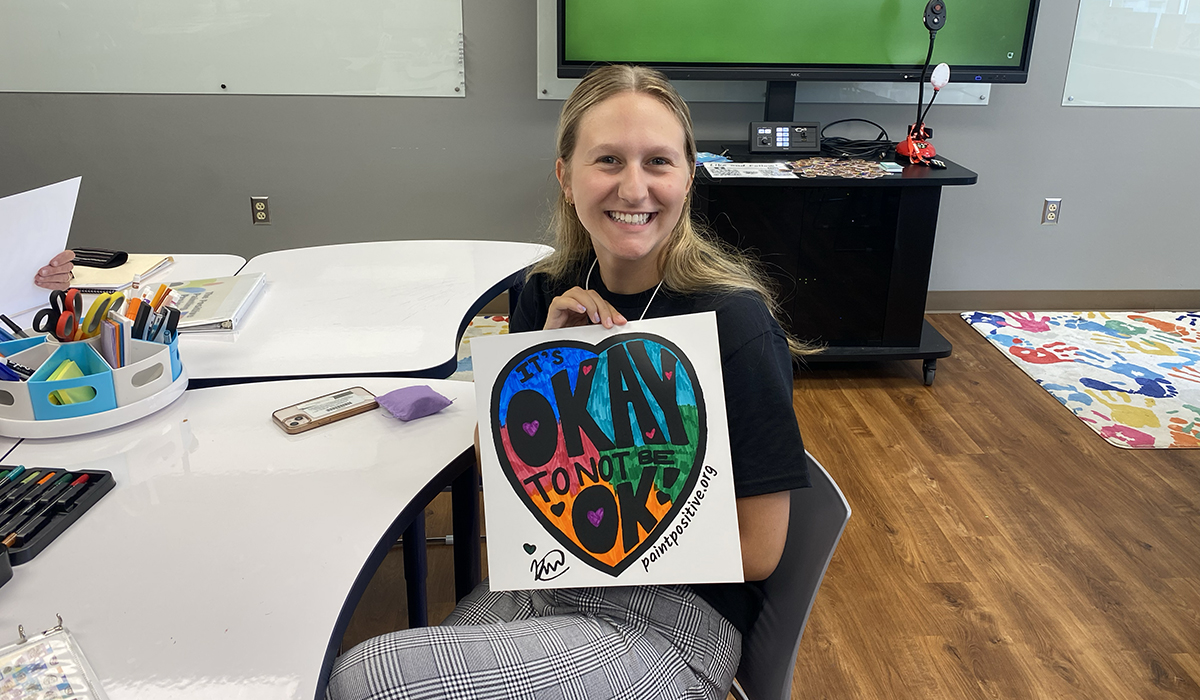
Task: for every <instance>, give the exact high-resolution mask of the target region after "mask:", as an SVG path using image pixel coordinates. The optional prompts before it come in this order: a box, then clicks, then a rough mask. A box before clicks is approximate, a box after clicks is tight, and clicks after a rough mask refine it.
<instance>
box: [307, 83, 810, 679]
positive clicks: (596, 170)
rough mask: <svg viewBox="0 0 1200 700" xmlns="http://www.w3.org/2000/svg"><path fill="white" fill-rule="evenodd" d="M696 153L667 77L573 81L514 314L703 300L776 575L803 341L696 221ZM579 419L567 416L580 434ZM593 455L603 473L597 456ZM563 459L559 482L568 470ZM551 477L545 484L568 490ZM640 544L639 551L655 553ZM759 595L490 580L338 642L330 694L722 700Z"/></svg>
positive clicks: (595, 516)
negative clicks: (346, 647) (417, 624)
mask: <svg viewBox="0 0 1200 700" xmlns="http://www.w3.org/2000/svg"><path fill="white" fill-rule="evenodd" d="M695 153H696V146H695V140H694V137H693V135H692V122H691V116H690V114H689V112H688V108H687V105H686V104H685V103H684V102H683V100H682V99H681V98H680V97H679V95H678V93H676V92H675V89H674V88H673V87H671V85H670V83H668V82H667V81H666V79H665V78H663V76H662V75H661V74H659V73H657V72H655V71H652V70H647V69H645V68H639V67H636V66H606V67H604V68H600V69H598V70H596V71H594V72H593V73H591V74H589V75H588V76H587V77H586V78H584V79H583V80H582V81H580V83H579V86H578V87H577V88H576V89H575V91H574V92H573V93H572V94H571V97H570V98H569V99H568V100H567V101H566V103H565V104H564V105H563V111H562V116H561V117H560V119H559V129H558V151H557V155H558V158H557V161H556V163H555V173H556V175H557V176H558V181H559V183H560V184H561V186H562V188H561V193H560V195H559V197H558V201H557V202H556V204H555V210H554V220H553V224H552V227H553V232H554V236H555V248H556V250H555V252H554V253H553V254H552V255H551V256H549V257H548V258H546V259H544V260H543V261H542V262H540V263H539V264H538V265H537V266H536V267H535V268H534V269H533V270H532V271H531V273H530V275H529V277H528V279H527V280H526V284H525V287H524V289H523V290H522V292H521V294H520V296H519V298H518V299H517V302H516V306H515V307H514V310H513V313H512V316H511V321H510V325H509V329H510V331H511V332H513V333H520V332H525V331H536V330H541V329H550V328H562V327H567V326H579V325H586V324H602V325H604V326H605V327H606V328H612V327H614V326H620V325H623V324H625V323H626V319H637V318H657V317H663V316H674V315H681V314H691V313H701V312H706V311H712V312H715V314H716V319H717V335H718V342H719V345H720V347H719V350H720V356H721V372H722V381H723V383H724V394H725V401H726V414H727V417H728V423H729V442H730V445H729V447H730V454H731V456H732V467H733V480H734V490H735V493H736V496H737V517H738V530H739V539H740V543H741V551H742V562H741V564H742V571H743V572H744V575H745V579H746V581H749V582H754V581H759V580H762V579H764V578H766V577H767V576H769V575H770V574H771V572H772V571H773V570H774V568H775V565H776V564H777V563H778V561H779V557H780V554H781V552H782V551H783V545H784V540H785V538H786V533H787V524H788V515H789V513H788V508H789V502H790V497H789V494H788V491H789V490H790V489H794V488H803V487H805V486H808V474H807V471H806V469H805V459H804V446H803V444H802V443H801V440H800V432H799V430H798V429H797V427H796V418H795V414H794V413H793V410H792V364H791V360H792V353H793V347H795V348H796V349H799V346H793V345H792V343H791V341H790V339H789V338H788V336H787V335H786V334H785V333H784V332H783V331H782V330H781V329H780V327H779V324H778V323H776V321H775V319H774V317H773V315H772V313H771V309H772V308H773V303H774V302H773V300H772V298H771V296H770V294H769V293H768V291H767V288H766V286H765V285H764V284H763V282H762V279H763V278H762V276H761V275H760V273H759V272H758V271H757V270H756V269H755V268H754V267H753V266H751V265H750V264H748V263H747V262H746V261H745V260H744V259H743V258H741V257H740V256H739V255H737V254H736V253H735V252H733V251H730V250H727V249H725V248H723V247H721V246H720V244H718V243H715V242H714V240H713V239H710V238H709V237H707V236H704V235H702V234H701V233H700V232H699V231H698V230H697V227H696V226H695V225H694V224H693V222H692V219H691V216H690V211H691V184H692V177H693V174H694V171H695ZM621 357H624V356H623V355H621ZM647 362H648V360H647ZM635 364H636V360H635ZM629 371H630V372H633V371H634V369H633V368H632V367H630V370H629ZM585 373H586V370H585ZM628 382H633V383H638V382H639V380H637V379H636V378H633V379H630V380H627V384H626V385H628ZM578 389H579V387H578V386H577V387H576V391H577V392H578ZM560 393H562V392H560ZM528 398H530V399H531V400H533V399H534V398H536V397H528ZM513 400H514V401H516V399H515V398H514V399H513ZM538 401H541V402H542V403H544V399H539V400H536V401H533V402H532V403H530V404H529V405H528V406H527V407H526V408H528V415H526V416H524V417H523V418H521V419H520V420H521V421H523V423H522V426H523V428H524V430H525V433H527V437H528V438H529V440H525V437H523V436H522V434H521V433H519V432H518V433H516V434H515V435H514V436H511V437H515V438H516V440H517V441H518V442H521V447H520V450H523V451H525V452H526V453H527V454H530V455H531V457H530V458H531V459H533V460H534V461H537V460H539V459H542V458H543V457H545V455H542V454H541V453H540V452H539V451H540V450H543V449H544V447H543V446H542V445H540V444H538V442H537V440H536V439H535V436H536V435H537V434H538V427H539V425H541V424H543V423H546V422H547V421H548V422H549V423H553V422H554V413H553V412H552V411H551V412H550V413H549V414H545V413H544V411H545V410H548V409H549V407H548V405H545V406H543V405H542V403H539V402H538ZM510 410H511V406H510ZM679 410H680V411H681V412H685V411H686V407H680V408H679ZM539 411H542V413H539ZM664 420H667V417H666V415H665V414H664ZM677 422H678V423H679V424H680V425H681V426H682V425H683V424H684V423H685V422H686V421H685V420H684V419H683V417H679V419H678V420H677ZM547 424H548V423H547ZM617 425H624V423H622V422H621V421H616V422H614V428H613V430H614V434H613V435H612V436H609V435H606V434H605V435H600V434H596V433H595V431H593V432H592V434H591V435H592V437H593V438H595V439H597V440H599V441H600V442H604V441H606V440H609V439H611V440H612V441H613V442H614V445H617V444H620V443H621V442H622V435H623V434H624V433H627V432H628V428H624V429H623V430H622V431H618V430H617V428H616V426H617ZM639 425H641V423H639ZM578 432H579V430H569V431H567V433H568V434H576V435H574V437H575V439H576V440H578V435H577V433H578ZM652 434H653V431H651V433H648V434H647V435H648V437H652ZM672 434H675V432H673V433H672ZM679 434H686V430H683V429H682V428H681V429H680V431H679ZM565 439H567V438H566V437H564V440H565ZM514 444H515V443H514ZM550 447H553V446H550ZM535 452H536V453H538V454H533V453H535ZM595 469H596V474H597V475H598V476H600V478H601V479H602V480H603V479H604V465H603V464H602V460H601V461H598V462H597V465H596V467H595ZM611 470H612V467H611V465H609V471H610V472H611ZM561 474H562V479H564V480H569V478H570V473H569V472H568V471H567V470H566V469H563V470H562V471H561ZM554 478H555V477H554V476H553V475H552V476H551V480H550V482H549V488H553V489H555V490H556V491H561V490H563V489H567V488H568V486H569V484H566V483H564V484H561V485H556V484H555V482H554ZM580 478H581V479H582V476H581V477H580ZM610 478H611V474H610ZM539 483H540V482H539ZM540 488H547V487H546V486H545V485H542V486H540ZM581 493H583V492H581ZM605 493H608V492H607V491H606V492H605ZM577 505H579V504H578V503H575V505H573V506H572V508H574V507H575V506H577ZM616 505H617V504H616V503H615V502H613V501H612V500H611V499H610V500H607V501H603V502H600V501H596V502H592V503H587V504H584V505H583V506H582V507H581V509H580V511H579V512H578V513H576V512H575V511H574V510H572V512H571V514H570V517H572V518H576V519H579V520H582V519H583V518H588V519H589V524H590V525H591V526H592V527H593V528H599V523H601V522H603V518H604V515H603V513H604V512H605V510H608V511H610V512H614V511H615V509H616ZM660 505H661V504H660ZM556 507H564V508H565V506H562V502H561V501H559V502H556V503H553V504H549V505H548V506H547V508H549V510H550V512H551V513H553V514H554V515H556V516H559V515H562V512H560V511H555V510H554V509H555V508H556ZM643 507H645V506H644V505H643ZM651 515H653V514H651ZM639 522H640V521H639ZM580 529H586V528H580ZM634 534H635V533H633V532H632V531H631V532H628V533H624V534H623V535H622V536H623V537H624V536H625V535H634ZM616 538H617V532H616V530H615V529H614V530H613V531H611V532H606V533H600V532H597V533H596V539H595V540H592V541H590V543H589V542H585V543H582V546H583V547H584V548H587V549H588V551H607V548H609V547H612V546H614V544H613V543H614V542H615V540H616ZM610 540H611V541H610ZM631 544H632V543H631ZM628 549H629V548H628V547H625V548H624V550H623V551H628ZM526 551H527V552H528V550H526ZM529 553H530V554H532V552H529ZM647 556H648V559H647V561H646V562H645V563H640V564H639V566H649V565H650V564H649V562H650V561H651V560H654V559H657V557H658V555H657V554H654V553H648V555H647ZM556 561H557V560H555V559H543V560H542V561H541V562H540V564H541V567H540V568H539V569H536V570H535V571H534V573H535V575H538V576H539V577H542V578H543V579H544V580H549V578H550V577H552V576H554V573H555V566H556V564H555V562H556ZM657 565H658V566H665V565H666V564H665V562H664V561H659V562H658V563H657ZM735 566H736V564H735ZM761 595H762V594H761V589H759V588H758V587H757V586H756V585H755V584H754V583H737V584H706V585H692V586H687V585H673V586H618V587H609V588H575V589H561V590H550V589H541V590H531V591H492V590H491V589H490V588H489V586H488V582H487V581H484V582H483V583H481V584H480V585H479V587H477V588H476V589H475V590H474V591H473V592H472V593H471V594H470V595H468V596H467V597H466V598H464V599H463V600H462V601H461V602H460V603H459V605H458V607H456V608H455V610H454V612H453V613H451V615H450V617H449V618H447V619H446V621H445V622H443V623H442V626H440V627H436V628H424V629H414V630H405V631H402V632H394V633H392V634H388V635H383V636H382V637H376V638H375V639H371V640H368V641H366V642H364V643H362V644H360V645H359V646H357V647H355V648H353V649H351V650H350V651H348V652H346V654H344V655H343V656H342V657H340V658H339V659H338V661H337V662H336V664H335V666H334V669H333V672H332V674H331V676H330V679H329V686H328V687H329V697H330V698H334V699H336V700H344V699H348V698H354V699H356V700H357V699H360V698H383V697H387V698H463V697H470V698H563V697H581V698H630V699H637V700H643V699H647V700H650V699H655V698H661V699H663V700H666V699H673V698H696V699H697V700H699V699H712V700H719V699H721V698H724V697H725V696H726V694H727V692H728V690H729V686H730V684H731V682H732V680H733V675H734V672H735V670H736V669H737V666H738V661H739V659H740V656H741V643H742V635H743V634H745V633H746V632H747V631H749V630H750V628H751V627H752V626H753V625H754V621H755V619H756V618H757V616H758V613H759V610H760V609H761V605H762V597H761Z"/></svg>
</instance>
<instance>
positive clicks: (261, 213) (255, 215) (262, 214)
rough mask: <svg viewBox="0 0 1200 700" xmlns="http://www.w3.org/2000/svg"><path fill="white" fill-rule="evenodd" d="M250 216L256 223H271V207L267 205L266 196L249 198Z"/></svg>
mask: <svg viewBox="0 0 1200 700" xmlns="http://www.w3.org/2000/svg"><path fill="white" fill-rule="evenodd" d="M250 217H251V218H250V220H251V221H253V222H254V223H255V224H256V225H257V224H270V223H271V209H270V207H268V206H267V198H266V197H251V198H250Z"/></svg>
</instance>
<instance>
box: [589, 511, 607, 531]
mask: <svg viewBox="0 0 1200 700" xmlns="http://www.w3.org/2000/svg"><path fill="white" fill-rule="evenodd" d="M587 515H588V522H589V523H591V524H592V527H600V521H601V520H604V509H603V508H597V509H596V510H589V511H588V514H587Z"/></svg>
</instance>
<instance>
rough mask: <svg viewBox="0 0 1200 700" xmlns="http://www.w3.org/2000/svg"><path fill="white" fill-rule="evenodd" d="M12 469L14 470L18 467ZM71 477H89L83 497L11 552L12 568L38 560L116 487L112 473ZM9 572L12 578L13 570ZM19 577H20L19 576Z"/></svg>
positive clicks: (86, 471) (76, 473) (89, 471)
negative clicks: (51, 544) (57, 539)
mask: <svg viewBox="0 0 1200 700" xmlns="http://www.w3.org/2000/svg"><path fill="white" fill-rule="evenodd" d="M8 466H9V467H10V468H11V467H12V466H15V465H8ZM71 474H72V475H73V476H75V477H76V478H78V477H79V476H82V475H83V474H87V475H88V481H87V483H86V484H85V485H84V486H83V487H82V490H80V492H79V494H78V495H77V496H76V497H75V498H74V499H73V500H72V501H71V502H70V503H69V504H67V507H66V508H65V509H64V510H61V511H54V513H53V514H52V515H51V516H50V518H49V519H48V520H47V521H46V522H45V523H44V524H43V525H42V526H41V527H40V528H38V529H37V530H36V531H34V532H33V533H32V535H31V536H30V537H29V539H28V540H26V541H24V542H21V543H20V544H17V545H14V546H13V547H10V548H8V560H9V564H10V566H20V565H21V564H24V563H25V562H27V561H29V560H30V559H33V558H34V557H36V556H37V555H38V554H39V553H40V552H41V551H42V550H43V549H45V548H46V546H47V545H49V544H50V543H51V542H53V541H54V540H55V538H57V537H58V536H59V535H61V534H62V533H63V531H65V530H66V529H67V528H68V527H70V526H71V524H72V523H74V522H75V521H76V520H79V517H80V516H81V515H83V514H84V513H86V512H87V510H88V509H89V508H91V507H92V506H94V505H95V504H96V501H99V500H100V498H101V497H102V496H103V495H104V494H106V493H108V492H109V491H111V490H112V488H113V486H114V485H116V480H115V479H113V475H112V472H106V471H100V470H92V469H81V470H79V471H72V472H71ZM0 536H2V535H0ZM0 549H4V545H2V544H0ZM0 558H3V555H2V554H0ZM3 569H4V564H3V563H0V579H3V578H4V571H3ZM9 571H10V575H11V571H12V570H11V568H10V569H9ZM18 575H20V574H19V573H18Z"/></svg>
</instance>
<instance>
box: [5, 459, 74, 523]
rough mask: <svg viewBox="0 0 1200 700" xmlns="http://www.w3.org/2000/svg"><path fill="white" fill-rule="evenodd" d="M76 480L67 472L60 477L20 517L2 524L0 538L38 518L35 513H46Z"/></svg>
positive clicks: (14, 517) (22, 511)
mask: <svg viewBox="0 0 1200 700" xmlns="http://www.w3.org/2000/svg"><path fill="white" fill-rule="evenodd" d="M74 478H75V475H74V474H72V473H71V472H67V473H65V474H63V475H62V476H61V477H59V479H58V480H57V481H55V482H54V483H52V484H50V486H49V487H48V488H45V489H43V490H42V492H41V494H40V495H39V496H38V497H37V500H33V501H30V503H29V505H27V506H25V508H24V509H22V510H21V513H20V514H19V515H14V516H13V517H12V518H10V519H9V520H8V521H7V522H5V523H3V524H0V538H3V537H5V536H6V535H9V534H11V533H14V532H16V531H17V530H19V529H21V526H22V525H24V524H25V523H26V522H28V521H29V520H30V519H31V518H33V517H36V516H35V515H34V514H35V513H39V512H41V511H44V510H45V509H46V507H47V506H49V505H50V504H51V503H52V502H53V501H54V499H55V498H57V497H58V495H59V494H60V493H62V492H63V490H64V489H66V488H67V485H68V484H70V483H71V480H72V479H74Z"/></svg>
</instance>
